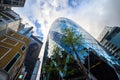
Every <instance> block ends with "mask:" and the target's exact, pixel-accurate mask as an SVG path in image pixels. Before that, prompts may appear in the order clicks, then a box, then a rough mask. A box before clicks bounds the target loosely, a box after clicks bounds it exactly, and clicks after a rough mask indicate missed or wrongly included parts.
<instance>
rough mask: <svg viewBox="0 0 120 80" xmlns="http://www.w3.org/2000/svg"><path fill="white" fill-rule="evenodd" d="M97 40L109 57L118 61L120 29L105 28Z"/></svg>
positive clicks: (119, 54) (119, 58)
mask: <svg viewBox="0 0 120 80" xmlns="http://www.w3.org/2000/svg"><path fill="white" fill-rule="evenodd" d="M98 40H99V42H100V44H101V45H102V46H103V47H104V48H105V49H106V50H107V51H108V54H109V55H112V56H114V57H116V59H118V60H120V27H116V26H115V27H105V29H104V30H103V31H102V32H101V35H100V36H99V38H98Z"/></svg>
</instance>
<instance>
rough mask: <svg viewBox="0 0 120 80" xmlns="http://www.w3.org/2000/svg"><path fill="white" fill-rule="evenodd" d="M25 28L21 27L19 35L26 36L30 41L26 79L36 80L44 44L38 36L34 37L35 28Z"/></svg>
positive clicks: (26, 61) (26, 58) (26, 59)
mask: <svg viewBox="0 0 120 80" xmlns="http://www.w3.org/2000/svg"><path fill="white" fill-rule="evenodd" d="M23 26H24V25H23ZM23 26H20V27H19V31H18V33H19V34H22V35H25V36H26V37H27V38H29V39H30V44H29V48H28V52H27V55H26V57H25V61H24V63H25V66H26V71H27V75H26V77H25V79H26V80H35V79H36V75H37V71H38V70H37V69H38V67H39V58H38V56H39V53H40V50H41V47H42V42H41V41H40V40H39V39H38V38H37V37H36V36H34V35H33V32H32V29H33V27H28V28H23ZM21 27H22V28H23V29H22V28H21Z"/></svg>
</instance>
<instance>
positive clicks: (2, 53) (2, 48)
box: [0, 46, 9, 58]
mask: <svg viewBox="0 0 120 80" xmlns="http://www.w3.org/2000/svg"><path fill="white" fill-rule="evenodd" d="M8 51H9V49H8V48H5V47H3V46H0V58H1V57H2V56H3V55H4V54H5V53H7V52H8Z"/></svg>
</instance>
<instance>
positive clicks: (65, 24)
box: [40, 18, 120, 80]
mask: <svg viewBox="0 0 120 80" xmlns="http://www.w3.org/2000/svg"><path fill="white" fill-rule="evenodd" d="M65 29H74V30H75V31H76V35H79V34H80V35H81V36H82V38H81V44H80V45H79V44H75V45H74V48H76V49H78V51H77V52H74V51H73V50H74V49H73V50H71V49H72V47H70V46H66V45H65V43H64V42H63V41H62V40H63V39H64V38H65V37H66V34H65V33H64V32H63V31H64V30H65ZM43 45H44V44H43ZM54 45H55V46H58V47H59V48H60V49H57V50H59V52H56V54H53V53H55V50H54V48H55V46H54ZM68 45H69V44H68ZM63 53H64V54H63ZM66 53H67V54H68V55H66ZM54 55H56V56H57V57H54ZM71 55H72V57H73V58H72V57H71ZM77 55H78V57H77ZM66 56H67V57H66ZM64 58H65V59H64ZM71 59H72V61H76V62H77V61H79V60H81V62H82V64H83V65H84V68H85V71H86V73H88V76H89V78H90V79H92V80H119V79H120V74H119V71H118V70H117V69H116V68H115V66H118V67H120V64H119V62H118V60H116V59H115V58H114V57H111V56H109V55H108V54H107V52H106V51H105V50H104V49H103V47H102V46H101V45H99V43H98V42H97V41H96V40H95V39H94V38H93V37H92V36H91V35H90V34H89V33H87V32H86V31H85V30H84V29H82V28H81V27H80V26H79V25H77V24H76V23H74V22H73V21H71V20H70V19H66V18H59V19H57V20H56V21H55V22H54V23H53V24H52V26H51V28H50V31H49V34H48V38H47V41H46V43H45V49H44V56H43V59H41V60H40V61H41V65H40V66H41V67H40V68H41V80H44V79H47V80H51V79H52V80H53V79H59V80H62V79H71V80H74V79H75V80H81V78H82V80H86V78H85V77H84V75H83V73H82V72H80V70H79V68H80V67H79V65H78V64H75V62H74V63H70V64H69V61H70V60H71ZM62 62H63V63H62ZM46 64H49V66H48V65H46ZM63 64H64V65H63ZM71 64H72V65H71ZM72 70H74V71H75V72H74V71H72ZM51 71H53V72H51ZM67 71H69V72H67ZM72 72H73V73H72ZM78 72H79V73H78ZM74 73H75V74H74Z"/></svg>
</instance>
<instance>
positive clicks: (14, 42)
mask: <svg viewBox="0 0 120 80" xmlns="http://www.w3.org/2000/svg"><path fill="white" fill-rule="evenodd" d="M0 33H1V32H0ZM1 34H2V35H1V36H0V80H13V79H14V80H23V79H24V77H25V76H26V72H25V66H24V64H23V61H24V59H25V55H26V53H27V50H28V46H29V39H28V38H26V37H25V36H22V35H20V34H18V33H16V32H15V31H13V30H10V29H9V30H8V31H7V34H6V33H5V34H3V33H1Z"/></svg>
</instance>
